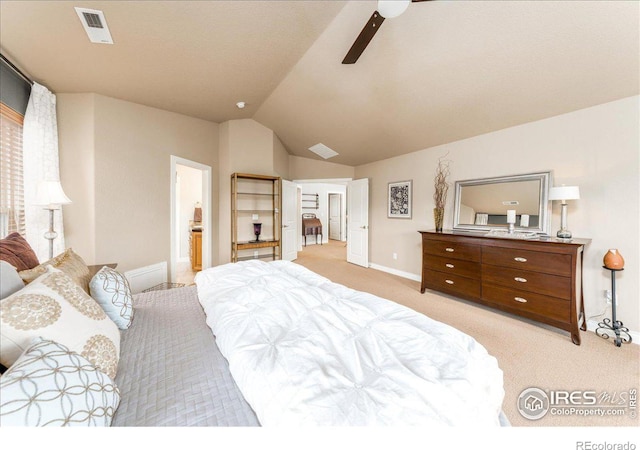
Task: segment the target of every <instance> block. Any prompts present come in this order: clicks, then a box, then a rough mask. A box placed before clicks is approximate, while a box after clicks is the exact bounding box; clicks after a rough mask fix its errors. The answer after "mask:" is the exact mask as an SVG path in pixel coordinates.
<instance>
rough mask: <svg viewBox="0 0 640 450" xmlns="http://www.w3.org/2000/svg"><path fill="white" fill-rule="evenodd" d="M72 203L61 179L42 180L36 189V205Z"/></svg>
mask: <svg viewBox="0 0 640 450" xmlns="http://www.w3.org/2000/svg"><path fill="white" fill-rule="evenodd" d="M69 203H71V200H69V197H67V196H66V195H65V193H64V191H63V190H62V185H61V184H60V182H59V181H41V182H40V183H38V188H37V191H36V205H51V206H53V205H55V206H57V205H67V204H69Z"/></svg>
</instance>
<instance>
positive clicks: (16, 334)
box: [0, 266, 120, 378]
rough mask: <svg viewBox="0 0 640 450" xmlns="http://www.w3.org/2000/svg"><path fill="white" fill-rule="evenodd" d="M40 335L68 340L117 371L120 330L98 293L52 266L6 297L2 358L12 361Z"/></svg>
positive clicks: (1, 305) (1, 306) (0, 308)
mask: <svg viewBox="0 0 640 450" xmlns="http://www.w3.org/2000/svg"><path fill="white" fill-rule="evenodd" d="M38 336H42V337H43V338H44V339H50V340H52V341H55V342H58V343H60V344H62V345H65V346H66V347H68V348H69V349H70V350H71V351H74V352H76V353H79V354H81V355H82V356H84V357H85V358H86V359H88V360H89V361H90V362H91V363H92V364H93V365H95V366H96V367H97V368H98V369H100V370H102V371H103V372H104V373H106V374H107V375H109V376H110V377H111V378H114V377H115V375H116V371H117V368H118V358H119V356H120V330H119V329H118V327H117V326H116V324H115V323H113V321H112V320H111V319H109V317H107V315H106V314H105V312H104V310H103V309H102V307H101V306H100V305H99V304H98V303H97V302H96V301H95V300H94V299H92V298H91V297H89V295H88V294H87V293H86V292H84V291H83V290H82V289H81V288H80V287H79V286H78V285H77V284H75V283H74V282H73V280H72V279H71V278H70V277H69V276H68V275H66V274H65V273H64V272H62V271H60V270H58V269H56V268H54V267H52V266H47V268H46V273H45V274H44V275H42V276H41V277H39V278H37V279H36V280H34V281H32V282H31V283H29V284H28V285H27V286H25V287H24V288H23V289H21V290H20V291H18V292H16V293H15V294H12V295H10V296H9V297H7V298H5V299H3V300H2V301H0V363H1V364H2V365H4V366H6V367H9V366H11V365H12V364H13V363H14V362H15V361H16V360H17V359H18V357H19V356H20V355H21V354H22V352H24V351H25V350H26V349H27V347H28V346H29V345H30V343H31V342H32V340H33V339H34V338H36V337H38Z"/></svg>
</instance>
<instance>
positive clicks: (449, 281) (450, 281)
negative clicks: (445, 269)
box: [444, 280, 453, 284]
mask: <svg viewBox="0 0 640 450" xmlns="http://www.w3.org/2000/svg"><path fill="white" fill-rule="evenodd" d="M444 282H445V283H447V284H453V281H452V280H444Z"/></svg>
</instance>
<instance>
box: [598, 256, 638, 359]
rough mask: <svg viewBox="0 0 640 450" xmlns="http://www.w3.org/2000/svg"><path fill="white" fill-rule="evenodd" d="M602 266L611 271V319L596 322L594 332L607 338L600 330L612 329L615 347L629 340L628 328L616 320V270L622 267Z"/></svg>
mask: <svg viewBox="0 0 640 450" xmlns="http://www.w3.org/2000/svg"><path fill="white" fill-rule="evenodd" d="M603 267H604V268H605V269H607V270H609V271H610V272H611V320H609V318H606V319H603V320H602V322H600V323H599V324H598V328H596V334H597V335H598V336H600V337H601V338H604V339H609V333H607V332H606V331H600V330H609V331H613V332H614V333H615V335H616V337H615V339H614V341H613V342H614V343H615V344H616V347H620V346H621V345H622V343H623V342H624V343H626V344H629V343H630V342H631V335H630V334H629V329H628V328H627V327H625V326H624V324H623V323H622V322H620V321H619V320H616V272H620V271H622V270H624V269H609V268H608V267H605V266H603ZM621 335H622V336H621ZM625 335H626V337H625Z"/></svg>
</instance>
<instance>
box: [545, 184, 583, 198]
mask: <svg viewBox="0 0 640 450" xmlns="http://www.w3.org/2000/svg"><path fill="white" fill-rule="evenodd" d="M579 198H580V188H578V186H558V187H552V188H551V189H550V190H549V200H578V199H579Z"/></svg>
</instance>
